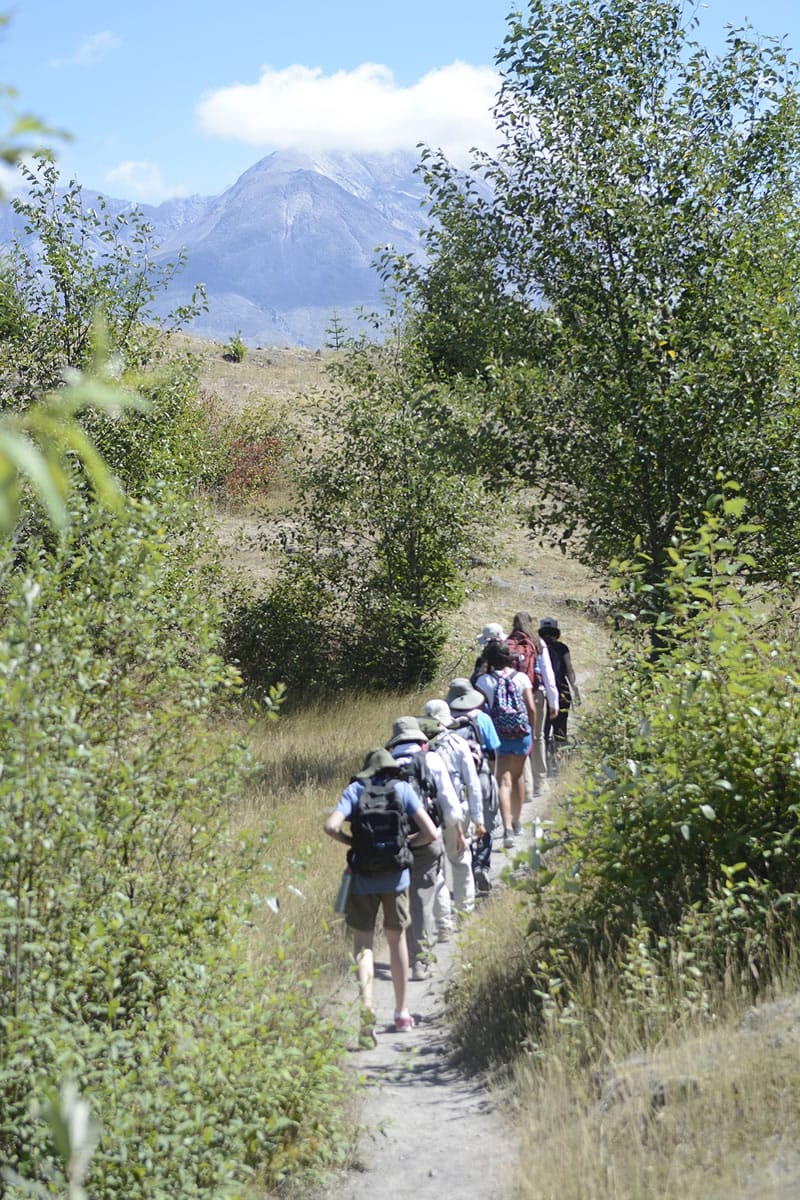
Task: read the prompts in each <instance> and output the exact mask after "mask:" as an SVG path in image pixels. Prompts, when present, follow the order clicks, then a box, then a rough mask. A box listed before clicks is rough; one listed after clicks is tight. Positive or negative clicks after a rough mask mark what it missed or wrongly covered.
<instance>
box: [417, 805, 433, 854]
mask: <svg viewBox="0 0 800 1200" xmlns="http://www.w3.org/2000/svg"><path fill="white" fill-rule="evenodd" d="M413 817H414V821H415V823H416V826H417V829H418V830H419V833H418V834H416V835H412V836H413V837H414V845H415V846H427V845H428V844H429V843H430V842H435V841H436V839H437V838H438V836H439V830H438V829H437V828H436V826H435V825H434V823H433V821H432V820H431V819H430V817H429V816H428V814H427V813H426V812H425V809H424V808H423V806H422V805H421V804H420V806H419V808H417V809H415V811H414V813H413Z"/></svg>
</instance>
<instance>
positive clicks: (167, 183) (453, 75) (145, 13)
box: [0, 0, 800, 204]
mask: <svg viewBox="0 0 800 1200" xmlns="http://www.w3.org/2000/svg"><path fill="white" fill-rule="evenodd" d="M514 7H522V8H523V10H524V9H525V7H526V5H525V4H524V3H522V4H520V3H517V4H515V3H514V0H393V2H392V4H391V5H386V4H383V3H381V2H380V0H293V2H289V3H283V2H281V3H276V2H274V0H228V3H221V2H219V0H217V2H216V3H213V4H210V5H207V6H206V5H202V4H199V3H198V2H197V0H160V2H158V3H157V2H155V0H138V2H137V3H135V4H120V5H116V6H113V5H109V4H108V3H107V0H15V7H14V8H13V9H12V8H11V3H10V2H9V6H8V7H6V6H4V5H2V0H0V11H2V12H6V11H8V12H10V15H11V20H10V23H9V25H8V27H7V28H6V30H5V31H4V33H2V34H0V38H1V39H2V40H0V55H2V65H0V83H2V84H3V85H10V86H12V87H14V88H15V89H16V92H17V98H16V106H17V109H18V110H19V111H25V112H32V113H34V114H36V115H37V116H39V117H41V118H42V119H43V120H45V121H46V122H47V123H48V124H50V125H52V126H57V127H59V128H63V129H66V130H68V131H69V132H70V133H71V135H72V141H71V142H67V143H61V144H58V145H57V151H56V152H57V157H58V161H59V164H60V166H61V170H62V173H63V174H64V175H68V176H72V175H74V176H75V177H76V178H78V179H79V180H80V182H81V183H82V184H83V185H84V186H85V187H89V188H94V189H96V190H98V191H103V192H105V193H106V194H108V195H112V196H121V197H125V198H127V199H133V200H139V201H144V202H147V203H156V204H157V203H159V202H160V201H162V200H164V199H166V198H168V197H169V196H174V195H190V194H193V193H200V194H202V195H217V194H219V193H220V192H222V191H224V189H225V188H227V187H229V186H230V185H231V184H232V183H234V182H235V180H236V179H237V178H238V176H239V175H240V174H241V173H242V172H243V171H245V170H246V169H247V168H248V167H250V166H252V165H253V163H255V162H256V161H257V160H258V159H259V158H262V157H263V156H264V155H265V154H268V153H269V152H270V151H271V150H274V149H276V148H280V147H282V146H289V145H291V146H298V147H301V148H307V149H315V148H320V149H327V148H334V147H335V148H341V149H351V150H367V151H372V150H378V149H392V148H396V147H400V146H404V147H407V148H413V147H414V146H415V145H416V143H417V142H420V141H424V142H427V143H428V144H431V145H436V146H443V147H444V148H445V149H446V150H447V152H448V153H449V154H451V156H453V157H458V156H459V155H460V154H461V153H463V152H465V151H466V149H467V148H468V147H469V146H470V145H473V144H476V143H477V144H484V145H490V144H491V141H490V139H491V123H490V119H489V107H490V105H491V101H492V97H493V95H494V92H495V86H496V77H495V73H494V68H493V59H494V54H495V51H496V50H497V48H498V47H499V46H500V44H501V42H502V40H503V36H504V33H505V29H506V15H507V13H508V11H509V10H510V9H512V8H514ZM797 9H800V6H799V5H796V0H759V2H758V4H757V5H756V4H755V3H753V0H746V2H744V0H741V2H740V0H708V3H707V4H706V5H705V6H703V8H702V9H701V10H700V14H699V15H700V28H699V31H698V33H697V34H696V37H697V39H698V40H700V41H702V42H704V43H705V44H706V45H707V46H708V47H709V48H710V49H713V50H718V49H720V48H721V46H722V42H723V30H724V26H725V25H726V24H728V23H732V24H735V25H738V24H741V23H742V22H743V21H744V20H745V18H748V17H749V18H750V20H751V23H752V24H753V25H754V26H755V28H756V30H757V31H758V32H759V33H761V34H765V35H770V36H781V37H782V36H786V38H787V41H788V44H789V46H790V47H792V48H793V49H794V50H795V51H796V53H795V57H797V58H798V59H800V12H798V11H797Z"/></svg>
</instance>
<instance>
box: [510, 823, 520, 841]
mask: <svg viewBox="0 0 800 1200" xmlns="http://www.w3.org/2000/svg"><path fill="white" fill-rule="evenodd" d="M511 832H512V833H513V834H514V836H515V837H519V835H520V834H521V833H522V822H521V821H512V822H511Z"/></svg>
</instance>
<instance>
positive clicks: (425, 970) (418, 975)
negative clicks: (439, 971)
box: [411, 958, 431, 983]
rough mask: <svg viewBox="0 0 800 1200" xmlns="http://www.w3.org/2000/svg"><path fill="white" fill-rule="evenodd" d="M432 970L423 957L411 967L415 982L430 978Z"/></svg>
mask: <svg viewBox="0 0 800 1200" xmlns="http://www.w3.org/2000/svg"><path fill="white" fill-rule="evenodd" d="M430 970H431V969H430V967H429V966H428V964H427V963H426V962H425V961H424V960H423V959H421V958H420V959H417V961H416V962H415V963H414V966H413V967H412V968H411V978H412V979H413V981H414V982H415V983H421V982H422V980H423V979H427V978H428V976H429V975H430Z"/></svg>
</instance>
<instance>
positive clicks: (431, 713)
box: [423, 700, 453, 729]
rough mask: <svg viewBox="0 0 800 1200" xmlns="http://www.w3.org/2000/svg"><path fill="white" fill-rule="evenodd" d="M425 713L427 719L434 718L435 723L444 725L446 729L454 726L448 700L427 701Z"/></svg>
mask: <svg viewBox="0 0 800 1200" xmlns="http://www.w3.org/2000/svg"><path fill="white" fill-rule="evenodd" d="M423 712H424V713H425V716H426V717H433V719H434V721H438V722H439V724H440V725H444V727H445V729H449V728H450V726H451V725H452V724H453V718H452V717H451V716H450V709H449V708H448V705H447V701H446V700H426V701H425V708H424V709H423Z"/></svg>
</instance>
